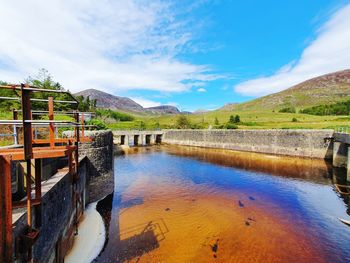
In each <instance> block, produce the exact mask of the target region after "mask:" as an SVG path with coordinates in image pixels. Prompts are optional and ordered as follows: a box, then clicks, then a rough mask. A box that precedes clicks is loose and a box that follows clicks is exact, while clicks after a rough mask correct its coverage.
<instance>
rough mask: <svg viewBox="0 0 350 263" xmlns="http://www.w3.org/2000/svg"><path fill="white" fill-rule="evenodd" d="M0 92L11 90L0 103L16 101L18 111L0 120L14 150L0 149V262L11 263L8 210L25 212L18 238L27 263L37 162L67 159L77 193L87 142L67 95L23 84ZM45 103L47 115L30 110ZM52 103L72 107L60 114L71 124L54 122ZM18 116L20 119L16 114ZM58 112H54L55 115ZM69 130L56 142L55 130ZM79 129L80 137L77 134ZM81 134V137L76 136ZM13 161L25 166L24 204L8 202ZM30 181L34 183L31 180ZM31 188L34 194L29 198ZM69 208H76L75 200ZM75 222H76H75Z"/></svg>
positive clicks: (37, 198)
mask: <svg viewBox="0 0 350 263" xmlns="http://www.w3.org/2000/svg"><path fill="white" fill-rule="evenodd" d="M0 89H8V90H13V91H14V95H15V97H0V100H17V101H20V102H21V103H20V107H21V108H20V109H17V110H14V111H13V119H12V120H0V126H1V125H2V126H12V129H13V132H9V133H8V134H2V135H1V136H2V137H6V136H10V137H14V144H15V145H18V147H17V148H7V149H3V148H2V149H0V262H12V259H13V236H12V235H13V233H12V209H13V208H20V207H26V208H27V232H26V233H25V234H24V235H23V236H22V239H23V240H24V243H26V245H25V249H26V251H27V255H28V258H27V260H28V261H30V260H31V257H32V256H31V253H32V246H33V244H34V242H35V241H36V239H37V238H38V233H39V231H38V229H34V226H33V219H32V217H33V215H34V217H35V220H34V222H35V227H36V228H40V226H41V212H38V213H37V211H41V200H42V196H41V165H40V160H41V159H43V158H60V157H68V172H69V174H71V176H72V179H73V180H72V185H73V192H74V193H75V191H77V184H76V182H77V180H78V166H79V161H78V160H79V155H78V146H79V142H84V141H89V138H86V137H84V130H85V122H84V113H79V112H78V111H77V109H78V101H77V100H76V99H75V98H74V96H73V95H71V94H70V93H69V92H67V91H62V90H48V89H41V88H38V87H34V86H30V85H27V84H20V85H14V84H11V85H0ZM33 93H48V94H50V93H64V94H67V96H66V98H67V97H69V98H70V99H71V100H69V101H67V100H55V99H54V98H53V97H52V96H51V97H50V96H49V97H48V99H37V98H32V97H31V95H32V94H33ZM36 101H40V102H47V103H48V111H41V110H37V111H35V110H32V104H31V102H36ZM54 103H60V104H69V105H72V106H73V107H74V111H72V112H69V113H68V114H67V112H61V114H66V115H71V116H72V117H73V118H72V120H71V121H65V120H55V119H54V115H55V112H54ZM19 112H21V118H19V116H18V113H19ZM57 113H58V112H57V111H56V114H57ZM33 115H47V116H48V120H46V119H45V120H44V119H35V120H34V119H33V118H32V117H33ZM43 127H46V128H48V138H47V139H40V140H39V139H37V136H36V132H35V131H36V129H37V128H43ZM63 127H67V128H73V129H74V136H73V138H69V139H62V138H57V137H58V136H57V135H58V134H57V129H58V128H63ZM19 129H21V134H22V138H21V141H23V144H22V145H19V134H20V133H19ZM80 129H81V133H80ZM80 134H81V135H80ZM13 161H24V163H25V164H26V169H25V170H26V173H25V174H24V175H22V176H23V177H25V181H26V187H25V188H26V189H25V192H26V199H25V200H24V201H22V200H21V201H12V189H11V185H12V182H11V179H12V169H11V163H12V162H13ZM32 161H33V162H34V164H35V165H34V166H35V169H34V176H33V177H32V169H31V166H32ZM32 178H34V181H33V180H32ZM32 188H33V189H35V194H34V196H32ZM73 202H75V203H74V204H73V205H75V206H77V205H78V200H77V199H76V200H75V201H73ZM33 206H36V208H37V209H36V212H35V213H33ZM76 222H77V219H76Z"/></svg>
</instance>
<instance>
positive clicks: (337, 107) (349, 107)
mask: <svg viewBox="0 0 350 263" xmlns="http://www.w3.org/2000/svg"><path fill="white" fill-rule="evenodd" d="M300 113H304V114H310V115H319V116H325V115H350V100H347V101H343V102H337V103H334V104H329V105H326V104H323V105H318V106H313V107H310V108H306V109H304V110H301V111H300Z"/></svg>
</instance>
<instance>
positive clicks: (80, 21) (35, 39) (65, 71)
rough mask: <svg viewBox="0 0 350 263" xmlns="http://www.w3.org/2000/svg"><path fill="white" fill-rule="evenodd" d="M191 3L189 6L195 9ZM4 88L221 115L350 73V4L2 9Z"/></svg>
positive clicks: (39, 4) (302, 0)
mask: <svg viewBox="0 0 350 263" xmlns="http://www.w3.org/2000/svg"><path fill="white" fill-rule="evenodd" d="M189 3H191V4H189ZM0 16H2V17H12V18H13V19H10V20H6V22H4V24H3V25H2V26H1V27H0V34H1V36H2V37H1V39H0V79H1V80H5V81H12V82H21V81H23V79H24V78H26V77H27V76H29V75H35V73H36V72H37V71H38V69H39V68H46V69H47V70H48V71H49V72H50V73H51V74H52V75H53V77H54V79H55V80H57V81H59V82H60V83H62V84H63V86H64V87H66V88H68V89H70V90H71V91H73V92H74V91H80V90H83V89H86V88H95V89H100V90H103V91H106V92H109V93H112V94H114V95H120V96H127V97H131V98H133V99H135V100H136V101H137V102H139V103H141V104H142V105H143V106H156V105H161V104H171V105H176V106H178V107H179V108H180V109H181V110H188V111H193V110H196V109H215V108H218V107H221V106H222V105H223V104H225V103H229V102H231V103H232V102H243V101H247V100H250V99H252V98H256V97H259V96H262V95H266V94H270V93H273V92H277V91H280V90H283V89H286V88H288V87H290V86H292V85H294V84H296V83H298V82H300V81H303V80H306V79H308V78H311V77H315V76H318V75H321V74H325V73H328V72H332V71H336V70H342V69H346V68H350V57H349V56H350V55H349V54H350V2H349V1H344V0H317V1H315V0H294V1H277V0H274V1H272V0H264V1H258V0H255V1H253V0H251V1H247V0H245V1H244V0H234V1H233V0H232V1H229V0H226V1H224V0H222V1H220V0H211V1H210V0H207V1H205V0H198V1H191V2H189V1H137V0H134V1H131V0H130V1H128V0H125V1H113V2H111V1H74V2H73V3H72V1H58V0H57V1H42V0H30V1H26V2H25V3H23V2H21V4H19V3H17V0H14V1H2V2H1V3H0Z"/></svg>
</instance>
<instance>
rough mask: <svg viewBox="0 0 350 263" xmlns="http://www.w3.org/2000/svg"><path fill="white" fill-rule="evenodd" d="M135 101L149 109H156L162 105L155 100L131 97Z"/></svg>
mask: <svg viewBox="0 0 350 263" xmlns="http://www.w3.org/2000/svg"><path fill="white" fill-rule="evenodd" d="M130 99H132V100H133V101H135V102H137V103H138V104H140V105H141V106H142V107H144V108H149V107H156V106H160V105H162V104H161V103H160V102H157V101H153V100H148V99H144V98H139V97H131V98H130Z"/></svg>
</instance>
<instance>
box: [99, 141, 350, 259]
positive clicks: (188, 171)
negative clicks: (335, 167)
mask: <svg viewBox="0 0 350 263" xmlns="http://www.w3.org/2000/svg"><path fill="white" fill-rule="evenodd" d="M332 173H333V172H332V169H331V167H330V166H329V165H328V164H327V163H326V162H324V161H320V160H305V159H299V158H285V157H277V156H268V155H261V154H252V153H240V152H232V151H225V150H210V149H200V148H191V147H164V146H162V147H152V148H139V149H133V150H131V151H130V152H129V153H128V154H126V155H125V156H119V157H116V161H115V182H116V187H115V192H114V194H112V195H110V196H107V197H106V198H105V199H104V200H103V201H101V202H100V203H99V204H98V208H97V209H98V211H99V212H100V213H101V214H102V215H103V216H104V218H105V221H106V226H107V228H108V235H109V236H108V240H107V242H106V244H105V248H104V250H103V251H102V253H101V254H100V256H99V257H98V258H97V259H96V260H95V261H96V262H212V261H216V262H345V261H346V259H347V258H349V256H350V251H349V249H348V248H347V247H346V246H344V244H349V243H350V228H349V227H347V226H345V225H344V224H342V223H341V222H339V220H338V219H337V218H338V217H341V218H345V219H346V218H348V216H347V214H346V209H348V206H347V205H346V204H347V203H346V204H345V203H344V202H343V201H345V202H347V201H346V199H344V198H343V199H341V198H339V196H338V195H337V194H336V192H335V191H334V188H333V187H332V180H333V181H336V182H338V180H343V179H342V178H343V177H342V175H341V173H342V172H339V171H337V173H336V176H334V177H333V175H332Z"/></svg>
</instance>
